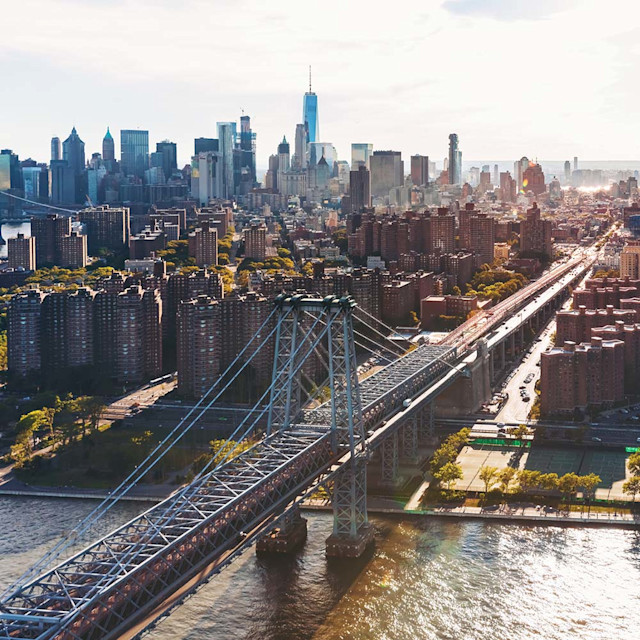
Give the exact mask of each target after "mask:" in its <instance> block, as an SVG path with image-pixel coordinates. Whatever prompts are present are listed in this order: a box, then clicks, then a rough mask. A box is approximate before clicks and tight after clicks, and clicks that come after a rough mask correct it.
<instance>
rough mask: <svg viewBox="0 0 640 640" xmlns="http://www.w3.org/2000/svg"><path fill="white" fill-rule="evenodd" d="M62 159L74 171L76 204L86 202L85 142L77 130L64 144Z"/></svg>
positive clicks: (74, 129)
mask: <svg viewBox="0 0 640 640" xmlns="http://www.w3.org/2000/svg"><path fill="white" fill-rule="evenodd" d="M62 159H63V160H64V161H65V162H66V163H67V165H68V166H69V167H70V168H71V170H72V171H73V179H74V199H73V202H75V203H82V202H84V200H85V196H86V192H87V185H86V174H85V163H84V142H82V140H81V139H80V136H79V135H78V133H77V131H76V128H75V127H73V129H71V134H70V135H69V137H68V138H67V139H66V140H65V141H64V142H63V143H62Z"/></svg>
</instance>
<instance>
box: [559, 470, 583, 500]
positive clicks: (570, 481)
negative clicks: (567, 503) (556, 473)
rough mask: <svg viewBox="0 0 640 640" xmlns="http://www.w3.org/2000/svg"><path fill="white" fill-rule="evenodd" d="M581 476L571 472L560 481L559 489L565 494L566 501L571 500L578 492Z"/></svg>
mask: <svg viewBox="0 0 640 640" xmlns="http://www.w3.org/2000/svg"><path fill="white" fill-rule="evenodd" d="M579 483H580V476H578V475H577V474H575V473H573V472H571V473H565V474H564V475H563V476H562V477H560V478H559V479H558V489H559V490H560V491H561V492H562V493H564V495H565V499H566V500H570V499H571V497H572V496H573V494H574V493H575V492H576V491H577V490H578V484H579Z"/></svg>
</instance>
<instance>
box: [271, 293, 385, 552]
mask: <svg viewBox="0 0 640 640" xmlns="http://www.w3.org/2000/svg"><path fill="white" fill-rule="evenodd" d="M276 305H278V307H279V310H280V315H279V319H278V324H277V332H276V345H275V355H274V363H273V380H274V384H273V386H272V391H271V397H270V403H269V418H268V426H267V436H270V435H271V434H272V433H273V432H274V431H275V430H280V431H283V430H286V429H288V428H289V427H290V426H291V425H292V424H295V423H299V422H300V420H301V419H302V404H301V397H302V374H301V372H302V367H303V362H302V361H301V360H300V359H301V358H303V357H304V356H303V355H301V354H303V353H304V352H305V349H304V348H302V347H303V346H305V343H306V344H309V345H311V344H313V343H314V341H315V340H317V339H318V334H320V330H319V329H314V328H315V327H317V326H320V327H321V328H322V334H323V336H322V340H323V342H324V346H325V348H326V351H327V355H328V361H327V367H328V373H329V377H328V386H329V393H330V401H329V403H330V407H331V422H330V425H327V426H329V427H330V430H331V446H332V449H333V452H334V454H335V455H336V456H340V458H339V459H340V460H341V461H342V460H344V461H346V464H344V465H343V466H342V469H341V470H340V471H339V472H338V473H336V474H335V475H333V477H332V479H331V480H330V481H328V482H327V483H326V486H327V488H328V489H329V490H330V492H331V502H332V506H333V533H332V534H331V536H330V537H329V538H328V539H327V555H328V556H340V557H357V556H359V555H361V554H362V553H363V551H364V550H365V548H366V547H367V546H368V545H369V543H370V542H372V540H373V529H372V527H371V526H370V524H369V522H368V519H367V493H366V491H367V464H366V463H367V458H368V454H367V447H366V437H365V431H364V420H363V412H362V400H361V397H360V387H359V384H358V373H357V362H356V352H355V341H354V335H353V309H354V308H355V307H356V303H355V301H354V300H353V299H352V298H351V297H342V298H336V297H334V296H327V297H326V298H324V299H318V298H308V297H304V296H293V297H287V296H284V295H282V296H279V297H278V298H276ZM307 354H308V352H307ZM307 357H311V358H313V357H318V356H317V355H316V354H315V353H312V354H311V355H307ZM341 454H342V455H341Z"/></svg>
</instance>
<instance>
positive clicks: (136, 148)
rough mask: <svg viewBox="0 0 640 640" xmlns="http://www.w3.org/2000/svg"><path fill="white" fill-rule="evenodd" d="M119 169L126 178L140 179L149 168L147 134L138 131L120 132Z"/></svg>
mask: <svg viewBox="0 0 640 640" xmlns="http://www.w3.org/2000/svg"><path fill="white" fill-rule="evenodd" d="M120 168H121V170H122V173H124V175H126V176H138V178H142V177H143V176H144V172H145V171H146V170H147V169H148V168H149V132H148V131H143V130H139V129H122V130H121V131H120Z"/></svg>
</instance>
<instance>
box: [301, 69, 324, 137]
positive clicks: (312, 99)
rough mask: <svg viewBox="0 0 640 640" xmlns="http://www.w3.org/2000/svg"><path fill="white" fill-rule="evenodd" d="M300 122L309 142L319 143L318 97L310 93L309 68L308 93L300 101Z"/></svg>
mask: <svg viewBox="0 0 640 640" xmlns="http://www.w3.org/2000/svg"><path fill="white" fill-rule="evenodd" d="M302 120H303V122H304V124H305V125H306V127H307V135H308V137H309V142H320V122H319V119H318V96H317V95H316V94H315V93H314V92H313V91H311V67H309V91H307V93H305V94H304V98H303V100H302Z"/></svg>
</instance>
